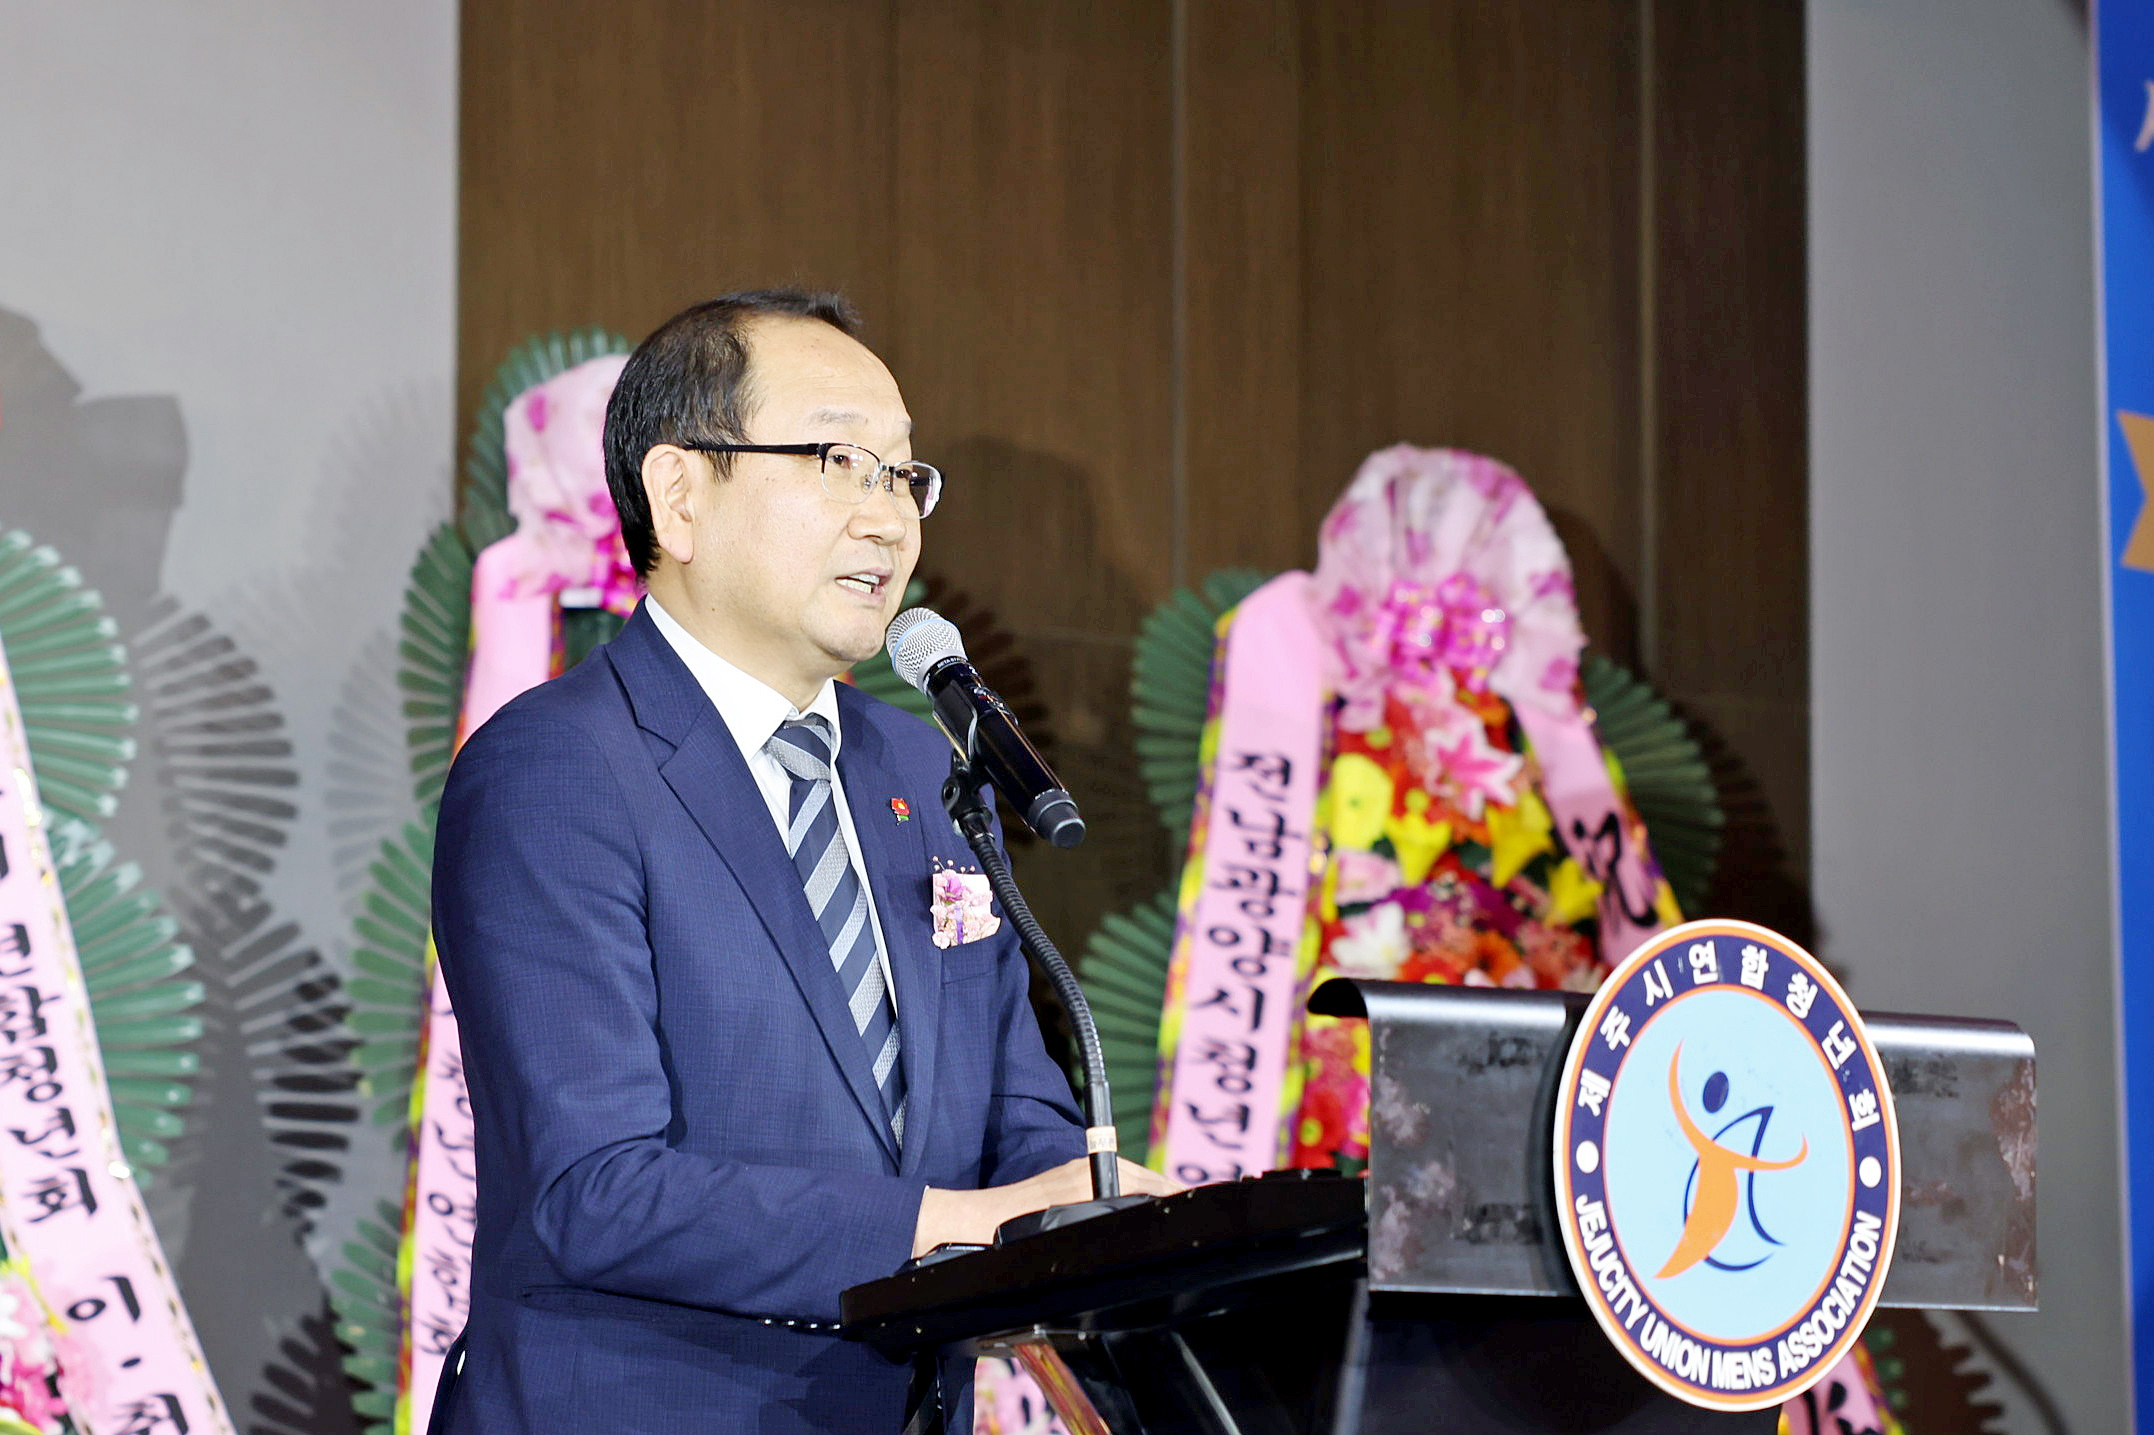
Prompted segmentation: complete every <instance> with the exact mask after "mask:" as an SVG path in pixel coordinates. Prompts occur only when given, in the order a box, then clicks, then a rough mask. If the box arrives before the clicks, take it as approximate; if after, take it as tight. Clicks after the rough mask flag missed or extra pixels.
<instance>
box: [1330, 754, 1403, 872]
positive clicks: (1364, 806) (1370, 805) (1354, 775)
mask: <svg viewBox="0 0 2154 1435" xmlns="http://www.w3.org/2000/svg"><path fill="white" fill-rule="evenodd" d="M1391 795H1392V784H1391V774H1390V773H1388V772H1386V771H1385V770H1384V769H1383V768H1382V767H1381V766H1379V765H1378V764H1377V762H1376V761H1375V759H1373V758H1371V757H1368V756H1367V755H1365V754H1363V753H1358V752H1347V753H1341V754H1340V755H1339V759H1338V761H1336V762H1334V763H1333V764H1332V765H1331V840H1332V841H1333V842H1334V843H1336V844H1338V845H1339V846H1341V847H1358V848H1360V849H1361V850H1363V851H1367V850H1368V849H1369V848H1371V847H1374V846H1375V845H1376V839H1377V838H1379V837H1381V836H1383V835H1384V823H1385V822H1386V821H1388V820H1389V819H1390V816H1391Z"/></svg>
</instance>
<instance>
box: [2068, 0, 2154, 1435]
mask: <svg viewBox="0 0 2154 1435" xmlns="http://www.w3.org/2000/svg"><path fill="white" fill-rule="evenodd" d="M2095 85H2096V90H2095V109H2096V119H2095V143H2096V145H2097V146H2098V147H2099V153H2098V155H2097V157H2096V159H2097V165H2098V173H2097V177H2096V182H2097V184H2098V186H2099V188H2098V190H2097V193H2098V195H2099V200H2098V203H2099V205H2100V211H2101V212H2100V216H2099V221H2098V233H2099V236H2100V245H2101V268H2100V275H2099V282H2100V285H2101V301H2100V303H2101V323H2102V353H2101V364H2102V415H2101V421H2102V482H2103V485H2104V506H2105V512H2106V517H2107V537H2108V545H2109V555H2108V556H2109V562H2108V565H2107V587H2108V593H2109V639H2110V654H2109V656H2110V700H2111V703H2112V704H2113V706H2112V708H2111V715H2110V720H2111V743H2112V748H2113V753H2114V767H2113V771H2114V773H2115V782H2116V790H2115V798H2114V801H2115V804H2116V807H2115V812H2116V892H2117V914H2116V915H2117V944H2118V945H2117V957H2118V988H2117V996H2118V1020H2119V1024H2120V1028H2121V1045H2120V1052H2119V1060H2120V1061H2121V1063H2122V1066H2123V1072H2122V1075H2123V1085H2124V1091H2123V1097H2124V1128H2125V1129H2124V1136H2125V1150H2124V1170H2125V1180H2126V1202H2127V1213H2128V1216H2127V1239H2128V1241H2129V1248H2130V1263H2131V1264H2130V1272H2131V1287H2130V1291H2129V1298H2130V1302H2131V1320H2132V1387H2133V1389H2134V1391H2135V1392H2136V1394H2137V1399H2136V1400H2135V1402H2134V1404H2135V1405H2136V1407H2137V1410H2138V1417H2137V1422H2136V1423H2137V1425H2138V1428H2139V1430H2140V1431H2141V1432H2142V1435H2154V1399H2150V1398H2149V1397H2150V1396H2154V503H2150V502H2149V496H2150V495H2154V5H2149V4H2146V3H2143V0H2141V3H2132V0H2124V2H2123V3H2110V4H2104V5H2101V6H2100V7H2099V9H2098V12H2097V15H2096V19H2095ZM2065 1298H2066V1299H2069V1298H2070V1297H2069V1295H2068V1294H2066V1295H2065Z"/></svg>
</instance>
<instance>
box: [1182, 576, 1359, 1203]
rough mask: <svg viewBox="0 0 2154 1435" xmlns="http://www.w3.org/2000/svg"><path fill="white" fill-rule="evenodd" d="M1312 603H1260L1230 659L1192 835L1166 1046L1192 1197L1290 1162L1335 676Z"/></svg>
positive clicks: (1241, 617)
mask: <svg viewBox="0 0 2154 1435" xmlns="http://www.w3.org/2000/svg"><path fill="white" fill-rule="evenodd" d="M1308 595H1309V575H1308V574H1306V573H1285V574H1282V575H1280V576H1279V577H1277V578H1274V579H1273V580H1272V581H1271V582H1269V583H1267V584H1265V585H1264V586H1263V587H1262V588H1259V589H1258V590H1257V591H1256V592H1254V593H1252V594H1250V595H1249V596H1248V597H1247V598H1245V599H1244V600H1243V601H1242V604H1241V606H1240V607H1239V608H1237V609H1236V610H1235V613H1234V617H1233V621H1232V623H1231V624H1230V626H1229V627H1228V629H1227V633H1226V639H1225V644H1224V651H1223V653H1222V654H1221V657H1220V663H1221V668H1222V671H1223V674H1224V678H1225V684H1226V690H1227V691H1229V692H1232V693H1233V694H1234V702H1233V703H1232V705H1230V706H1229V707H1227V708H1226V709H1225V710H1224V711H1222V712H1221V713H1220V715H1219V721H1218V725H1217V729H1216V738H1217V742H1216V747H1215V748H1214V749H1213V751H1212V754H1211V761H1210V764H1209V770H1208V772H1207V778H1208V781H1207V782H1206V784H1205V787H1204V790H1203V791H1202V792H1200V793H1199V795H1198V804H1199V811H1198V813H1197V817H1196V820H1195V821H1194V822H1193V823H1192V824H1191V825H1192V834H1193V840H1192V842H1191V844H1190V864H1191V867H1192V868H1194V869H1195V870H1194V871H1193V872H1191V873H1190V874H1189V876H1187V877H1185V884H1186V883H1188V882H1191V881H1193V882H1194V883H1195V885H1194V887H1193V888H1192V887H1189V886H1186V885H1185V890H1184V897H1183V902H1182V911H1181V917H1180V920H1179V922H1178V924H1177V926H1176V929H1175V951H1174V962H1173V965H1174V968H1175V969H1176V974H1175V975H1174V976H1170V978H1169V991H1170V993H1171V992H1173V991H1174V990H1175V989H1176V987H1177V985H1178V986H1179V990H1180V993H1181V998H1182V1000H1181V1004H1180V1008H1181V1009H1180V1023H1179V1026H1178V1027H1177V1025H1176V1024H1175V1023H1174V1022H1173V1021H1172V1020H1171V1018H1170V1020H1169V1021H1168V1022H1166V1023H1164V1024H1163V1026H1162V1029H1161V1033H1160V1035H1161V1046H1162V1055H1163V1056H1166V1057H1168V1058H1169V1060H1171V1063H1172V1064H1171V1067H1170V1068H1169V1071H1168V1079H1167V1081H1166V1082H1165V1083H1164V1087H1165V1089H1164V1091H1163V1093H1162V1097H1161V1105H1162V1107H1163V1110H1164V1115H1165V1131H1164V1136H1163V1140H1164V1148H1163V1149H1164V1151H1165V1153H1166V1155H1165V1163H1164V1169H1165V1170H1166V1172H1167V1173H1168V1174H1169V1175H1171V1176H1173V1177H1174V1179H1176V1180H1177V1181H1181V1182H1184V1183H1185V1184H1188V1185H1201V1184H1203V1183H1205V1182H1209V1181H1232V1180H1237V1179H1239V1178H1240V1177H1242V1176H1247V1175H1254V1174H1256V1173H1257V1172H1259V1171H1269V1170H1271V1169H1272V1168H1273V1167H1274V1166H1275V1165H1277V1164H1278V1162H1279V1161H1280V1160H1281V1159H1282V1157H1283V1156H1284V1154H1285V1142H1286V1137H1287V1136H1288V1134H1289V1133H1288V1131H1287V1129H1286V1119H1287V1112H1286V1106H1287V1099H1288V1096H1289V1095H1290V1093H1289V1091H1288V1083H1287V1074H1288V1067H1289V1065H1290V1062H1289V1058H1290V1056H1291V1055H1292V1046H1293V1037H1294V1030H1295V1026H1296V1017H1297V1016H1298V1015H1299V1013H1298V1011H1297V1007H1296V1001H1297V998H1298V996H1299V994H1300V986H1301V975H1300V963H1299V958H1298V953H1299V951H1300V948H1301V943H1302V926H1303V919H1304V917H1305V915H1306V912H1307V908H1308V897H1309V886H1310V883H1311V882H1313V881H1314V880H1315V878H1314V876H1313V875H1312V873H1313V871H1314V864H1313V862H1312V851H1313V848H1312V844H1311V840H1310V833H1309V821H1310V816H1311V814H1312V813H1314V812H1315V810H1316V794H1317V788H1318V786H1319V783H1320V779H1321V774H1320V773H1319V771H1318V768H1319V766H1320V764H1321V763H1322V760H1323V748H1324V732H1323V721H1324V711H1323V706H1324V705H1323V702H1322V700H1321V693H1320V690H1319V684H1318V683H1317V682H1315V681H1314V680H1313V676H1312V675H1314V674H1318V673H1321V672H1322V671H1324V663H1323V649H1322V645H1321V640H1320V638H1319V636H1318V633H1317V628H1316V624H1315V620H1314V617H1313V615H1312V613H1311V609H1310V601H1309V596H1308ZM1176 977H1178V978H1179V981H1178V983H1177V980H1176ZM1170 1001H1171V997H1170Z"/></svg>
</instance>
